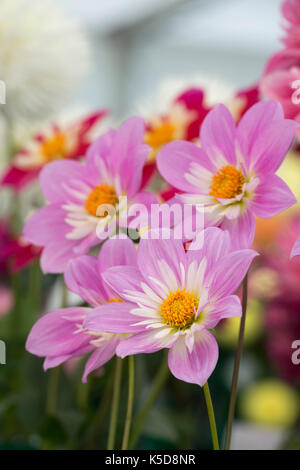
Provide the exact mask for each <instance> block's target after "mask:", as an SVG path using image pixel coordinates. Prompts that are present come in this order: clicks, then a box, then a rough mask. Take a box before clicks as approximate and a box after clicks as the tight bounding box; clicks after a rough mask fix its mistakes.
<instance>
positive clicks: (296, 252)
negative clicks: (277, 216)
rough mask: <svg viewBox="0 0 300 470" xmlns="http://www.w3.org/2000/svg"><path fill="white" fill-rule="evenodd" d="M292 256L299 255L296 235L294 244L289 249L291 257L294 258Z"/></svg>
mask: <svg viewBox="0 0 300 470" xmlns="http://www.w3.org/2000/svg"><path fill="white" fill-rule="evenodd" d="M294 256H300V237H298V238H297V240H296V241H295V244H294V246H293V248H292V251H291V258H294Z"/></svg>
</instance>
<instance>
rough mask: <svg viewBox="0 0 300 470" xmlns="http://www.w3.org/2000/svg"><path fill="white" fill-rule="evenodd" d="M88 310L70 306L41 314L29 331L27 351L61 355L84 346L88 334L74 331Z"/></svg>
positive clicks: (42, 354) (88, 338)
mask: <svg viewBox="0 0 300 470" xmlns="http://www.w3.org/2000/svg"><path fill="white" fill-rule="evenodd" d="M89 312H90V309H89V308H83V307H70V308H65V309H60V310H55V311H53V312H51V313H47V314H46V315H44V316H42V317H41V318H40V319H39V320H38V321H37V322H36V323H35V324H34V325H33V327H32V329H31V331H30V333H29V336H28V338H27V342H26V349H27V351H29V352H30V353H31V354H35V355H36V356H62V355H68V354H71V353H73V352H74V351H76V350H77V349H79V348H81V347H83V346H86V345H87V344H88V343H89V341H90V337H89V335H87V334H85V333H77V334H75V331H76V330H78V326H77V324H78V323H80V322H82V321H83V319H84V318H85V316H86V315H87V314H88V313H89Z"/></svg>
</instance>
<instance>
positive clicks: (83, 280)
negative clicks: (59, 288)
mask: <svg viewBox="0 0 300 470" xmlns="http://www.w3.org/2000/svg"><path fill="white" fill-rule="evenodd" d="M65 283H66V285H67V287H68V289H70V290H71V291H72V292H75V294H77V295H79V296H80V297H81V298H82V299H84V300H85V301H86V302H87V303H88V304H90V305H100V304H102V303H104V302H107V301H108V300H109V299H108V295H107V292H106V289H105V287H104V286H103V281H102V278H101V276H100V274H99V272H98V262H97V259H96V258H94V257H92V256H80V257H79V258H77V259H73V260H71V261H70V262H69V263H68V266H67V269H66V272H65Z"/></svg>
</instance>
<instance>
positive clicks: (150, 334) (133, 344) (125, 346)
mask: <svg viewBox="0 0 300 470" xmlns="http://www.w3.org/2000/svg"><path fill="white" fill-rule="evenodd" d="M163 329H164V328H157V329H154V330H153V329H151V330H145V331H143V332H141V333H137V334H134V335H132V336H130V337H129V338H126V339H124V340H123V341H121V342H120V344H119V345H118V346H117V351H116V352H117V355H118V356H120V357H122V358H123V357H126V356H130V355H131V354H140V353H154V352H156V351H159V350H160V349H163V348H169V347H171V345H172V344H173V343H174V341H176V339H177V336H176V335H164V336H160V333H161V331H162V330H163Z"/></svg>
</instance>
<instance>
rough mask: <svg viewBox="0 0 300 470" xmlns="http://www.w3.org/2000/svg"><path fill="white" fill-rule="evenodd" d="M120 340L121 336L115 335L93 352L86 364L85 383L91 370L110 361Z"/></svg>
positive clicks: (83, 377) (83, 379)
mask: <svg viewBox="0 0 300 470" xmlns="http://www.w3.org/2000/svg"><path fill="white" fill-rule="evenodd" d="M118 342H119V337H118V336H115V337H114V338H112V339H109V340H108V341H107V342H103V344H102V345H101V347H98V348H97V349H96V350H95V351H94V352H92V354H91V355H90V357H89V358H88V360H87V363H86V365H85V369H84V373H83V376H82V382H84V383H85V382H86V380H87V376H88V375H89V374H90V372H92V371H93V370H96V369H98V368H99V367H101V366H103V364H105V363H106V362H108V361H109V360H110V359H111V358H112V357H113V356H114V355H115V352H116V346H117V344H118Z"/></svg>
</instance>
